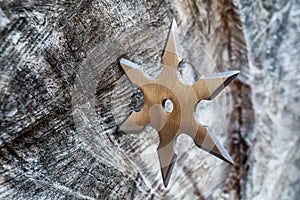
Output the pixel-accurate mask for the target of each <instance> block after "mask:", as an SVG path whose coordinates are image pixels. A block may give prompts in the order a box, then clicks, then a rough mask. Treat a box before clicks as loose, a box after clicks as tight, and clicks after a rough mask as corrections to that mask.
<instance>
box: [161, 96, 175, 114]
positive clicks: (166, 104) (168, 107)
mask: <svg viewBox="0 0 300 200" xmlns="http://www.w3.org/2000/svg"><path fill="white" fill-rule="evenodd" d="M162 107H163V109H164V111H165V112H166V113H170V112H172V111H173V102H172V101H171V100H170V99H165V100H163V102H162Z"/></svg>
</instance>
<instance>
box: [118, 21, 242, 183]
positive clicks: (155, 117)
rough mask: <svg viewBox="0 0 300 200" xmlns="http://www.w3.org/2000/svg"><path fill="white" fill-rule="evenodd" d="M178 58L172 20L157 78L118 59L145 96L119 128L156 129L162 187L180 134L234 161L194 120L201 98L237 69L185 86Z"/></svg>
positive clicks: (212, 93) (215, 92)
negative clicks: (139, 107)
mask: <svg viewBox="0 0 300 200" xmlns="http://www.w3.org/2000/svg"><path fill="white" fill-rule="evenodd" d="M181 60H182V55H181V48H180V45H179V38H178V33H177V24H176V21H175V20H173V21H172V23H171V29H170V31H169V34H168V38H167V42H166V46H165V49H164V53H163V55H162V63H163V71H162V74H161V75H160V77H159V78H158V79H157V80H148V79H147V78H146V76H145V75H144V73H143V72H142V69H141V67H140V66H139V65H137V64H135V63H132V62H131V61H129V60H126V59H124V58H122V59H120V65H121V66H122V68H123V69H124V71H125V73H126V75H127V77H128V78H129V80H130V81H131V83H132V85H133V86H134V87H137V88H140V90H141V91H142V92H143V95H144V107H143V108H142V110H141V111H139V112H133V113H131V115H130V116H129V117H128V118H127V119H126V120H125V122H124V123H123V124H122V125H121V127H120V130H121V131H124V132H140V131H142V129H143V128H144V127H145V126H147V125H149V126H152V127H153V128H155V129H156V130H157V131H158V133H159V138H160V143H159V146H158V149H157V152H158V156H159V161H160V166H161V172H162V177H163V182H164V185H165V187H167V185H168V183H169V180H170V176H171V172H172V169H173V166H174V164H175V161H176V154H175V152H174V145H173V142H174V141H175V140H176V137H177V136H178V135H179V134H181V133H185V134H187V135H189V136H190V137H192V138H193V140H194V142H195V144H196V145H197V146H198V147H199V148H201V149H203V150H205V151H207V152H209V153H211V154H213V155H215V156H217V157H218V158H220V159H222V160H224V161H226V162H228V163H233V161H232V159H231V157H230V156H229V154H228V153H227V151H226V150H225V149H224V147H223V146H222V145H221V144H220V143H219V142H218V140H217V139H216V137H215V135H214V134H213V133H209V132H208V130H207V129H206V128H205V127H203V126H201V125H199V124H198V123H197V122H196V120H195V118H194V109H195V105H196V104H197V103H198V102H199V101H200V100H204V99H205V100H211V99H213V98H214V97H215V96H217V95H218V94H219V92H221V90H222V89H224V87H226V86H227V85H228V84H229V83H230V82H232V81H233V80H234V78H235V77H236V76H237V75H238V74H239V71H229V72H223V73H217V74H212V75H207V76H202V77H201V78H200V80H198V81H197V82H196V83H195V84H194V85H192V86H188V85H185V84H183V83H182V82H181V81H180V80H179V79H178V75H177V67H178V65H179V63H180V62H181ZM166 102H168V104H171V105H172V106H173V107H171V108H166V105H164V104H165V103H166Z"/></svg>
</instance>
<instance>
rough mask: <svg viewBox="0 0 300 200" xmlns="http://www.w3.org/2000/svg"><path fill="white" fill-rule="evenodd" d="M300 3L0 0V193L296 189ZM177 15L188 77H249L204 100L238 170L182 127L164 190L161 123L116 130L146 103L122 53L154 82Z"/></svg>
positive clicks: (213, 193)
mask: <svg viewBox="0 0 300 200" xmlns="http://www.w3.org/2000/svg"><path fill="white" fill-rule="evenodd" d="M299 10H300V2H299V1H298V0H269V1H263V0H256V1H251V0H235V1H234V2H232V1H231V0H220V1H205V0H199V1H197V0H168V1H159V0H151V1H147V0H144V1H137V0H129V1H125V0H123V1H121V0H103V1H100V0H98V1H96V0H73V1H52V0H50V1H42V0H36V1H33V0H24V1H17V0H0V69H1V71H0V133H1V134H0V198H1V199H297V198H299V196H300V145H299V138H300V137H299V135H300V134H299V130H300V105H299V97H300V79H299V78H300V75H299V72H300V68H299V66H300V59H299V55H300V48H299V46H300V43H299V41H300V13H299ZM173 17H175V18H176V20H177V22H178V27H179V31H180V41H181V45H182V47H183V49H184V52H183V54H184V59H185V60H184V63H183V64H182V66H181V67H180V69H179V72H180V77H181V79H182V80H183V81H184V82H186V83H188V84H191V83H193V82H195V81H196V80H197V79H198V78H199V76H200V75H201V74H206V73H213V72H218V71H226V70H233V69H238V70H240V71H241V74H240V76H239V77H238V80H237V81H235V82H234V83H233V84H231V86H230V87H229V88H228V89H226V90H225V91H223V93H222V94H221V95H220V96H219V97H218V98H216V99H215V100H214V101H212V102H200V103H199V105H198V107H197V109H196V117H197V119H198V120H200V121H201V122H204V123H205V124H206V125H208V126H210V127H211V128H212V129H213V131H214V132H215V133H216V135H217V136H218V138H219V140H220V142H221V143H222V144H224V146H225V148H226V149H227V150H228V152H229V154H230V155H231V156H232V158H233V159H234V161H235V165H233V166H230V165H228V164H226V163H224V162H222V161H221V160H219V159H217V158H215V157H213V156H211V155H209V154H207V153H205V152H204V151H201V150H199V149H197V148H196V147H195V146H194V144H193V142H192V140H191V139H189V138H188V137H186V136H180V137H179V138H178V140H177V143H176V145H177V152H178V156H179V157H178V160H177V163H176V165H175V168H174V171H173V174H172V178H171V180H170V184H169V187H168V188H167V189H165V188H164V187H163V183H162V180H161V174H160V169H159V163H158V158H157V155H156V147H157V145H158V135H157V134H156V131H155V130H153V129H152V128H150V127H148V128H147V129H145V131H144V132H142V133H141V134H137V135H130V134H122V133H119V132H117V126H118V125H120V123H121V122H122V120H124V119H125V118H126V117H127V116H128V115H129V114H130V112H131V111H133V110H135V109H138V108H139V107H140V106H142V103H143V98H142V95H141V94H140V93H139V92H138V91H136V90H135V89H134V88H132V86H131V85H130V83H129V81H128V80H127V78H126V76H125V74H124V72H123V71H122V70H121V69H120V67H119V66H118V63H117V59H118V58H119V57H120V56H127V57H128V58H129V59H131V60H133V61H134V62H136V63H138V64H140V65H142V66H143V68H144V70H145V72H146V73H147V74H148V75H149V76H150V77H152V78H155V77H158V75H159V73H160V72H161V65H160V56H161V52H162V49H163V46H164V41H165V39H166V34H167V32H168V27H169V23H170V22H171V20H172V18H173ZM191 65H193V67H191Z"/></svg>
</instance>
